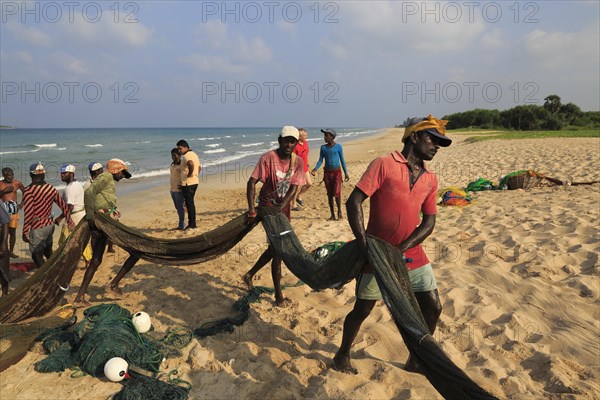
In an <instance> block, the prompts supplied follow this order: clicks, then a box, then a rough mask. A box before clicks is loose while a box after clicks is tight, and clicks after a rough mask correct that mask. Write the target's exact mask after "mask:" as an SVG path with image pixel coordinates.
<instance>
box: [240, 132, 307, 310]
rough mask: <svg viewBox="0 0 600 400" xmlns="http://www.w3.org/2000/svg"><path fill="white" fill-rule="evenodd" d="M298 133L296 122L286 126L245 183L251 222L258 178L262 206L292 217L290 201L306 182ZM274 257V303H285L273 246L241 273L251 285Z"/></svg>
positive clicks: (247, 283) (254, 215)
mask: <svg viewBox="0 0 600 400" xmlns="http://www.w3.org/2000/svg"><path fill="white" fill-rule="evenodd" d="M298 137H299V133H298V129H296V128H295V127H293V126H284V127H283V129H282V130H281V135H279V137H278V139H277V141H278V142H279V148H278V149H276V150H271V151H268V152H266V153H265V154H263V155H262V156H261V157H260V159H259V160H258V163H257V164H256V167H255V168H254V171H253V172H252V175H251V176H250V179H249V180H248V184H247V185H246V198H247V199H248V221H249V222H252V221H253V220H254V218H255V217H256V208H255V206H254V205H255V197H256V183H257V182H262V184H263V185H262V188H261V189H260V193H259V194H258V199H259V206H262V207H277V208H279V209H280V210H281V212H282V213H284V214H285V216H286V217H287V218H288V219H290V202H291V200H292V198H293V197H294V194H295V193H296V189H297V187H298V186H302V185H304V184H305V183H306V180H305V176H304V161H303V160H302V158H301V157H297V156H296V154H294V148H295V147H296V144H297V143H298ZM271 259H272V260H273V262H272V263H271V275H272V277H273V286H274V288H275V304H277V305H283V303H284V301H285V299H284V298H283V294H282V292H281V259H280V258H277V257H274V256H273V254H272V253H271V249H270V248H268V249H267V250H266V251H265V252H264V253H263V254H262V255H261V256H260V258H259V259H258V261H257V262H256V264H254V266H253V267H252V269H251V270H250V271H248V272H247V273H246V274H245V275H243V276H242V279H243V280H244V282H245V283H246V285H248V287H252V279H253V278H254V275H255V274H256V273H257V272H258V271H259V270H260V269H261V268H262V267H264V266H265V265H267V263H268V262H269V261H270V260H271Z"/></svg>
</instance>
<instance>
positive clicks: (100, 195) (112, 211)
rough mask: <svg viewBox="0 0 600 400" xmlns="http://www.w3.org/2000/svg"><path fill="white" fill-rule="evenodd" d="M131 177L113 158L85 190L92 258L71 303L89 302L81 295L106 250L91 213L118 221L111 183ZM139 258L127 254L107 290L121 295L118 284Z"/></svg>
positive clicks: (114, 190)
mask: <svg viewBox="0 0 600 400" xmlns="http://www.w3.org/2000/svg"><path fill="white" fill-rule="evenodd" d="M123 178H125V179H129V178H131V173H129V171H128V170H127V165H126V164H125V163H124V162H123V161H122V160H119V159H118V158H113V159H111V160H109V161H108V162H107V163H106V171H105V172H103V173H101V174H99V175H98V176H96V178H95V179H94V180H93V181H92V183H91V185H90V186H89V187H88V188H87V189H86V190H85V194H84V203H85V219H86V220H87V221H88V223H89V225H90V230H91V233H92V253H93V255H92V259H91V260H90V263H89V264H88V266H87V268H86V270H85V275H84V276H83V282H82V283H81V287H80V288H79V292H77V296H76V297H75V300H74V303H79V304H84V305H89V304H90V303H89V302H88V301H87V300H85V294H86V292H87V288H88V286H89V285H90V282H91V281H92V278H93V277H94V274H95V273H96V270H97V269H98V267H99V266H100V264H101V263H102V258H103V257H104V251H105V250H106V244H107V241H108V236H106V234H105V233H104V232H102V231H101V230H99V229H98V228H97V227H96V224H95V222H94V213H95V212H102V213H106V214H109V215H110V216H111V217H114V218H118V217H119V215H120V213H119V211H117V192H116V185H115V182H118V181H120V180H121V179H123ZM139 259H140V257H139V256H137V255H134V254H130V255H129V258H127V260H125V263H124V264H123V267H122V268H121V270H120V271H119V272H118V273H117V275H116V276H115V278H114V279H113V280H112V281H111V282H110V283H109V285H108V286H107V288H106V289H107V290H108V291H111V292H114V293H117V294H122V291H121V289H120V288H119V282H120V281H121V279H123V277H124V276H125V274H127V272H129V271H130V270H131V268H133V266H134V265H135V264H136V263H137V262H138V261H139Z"/></svg>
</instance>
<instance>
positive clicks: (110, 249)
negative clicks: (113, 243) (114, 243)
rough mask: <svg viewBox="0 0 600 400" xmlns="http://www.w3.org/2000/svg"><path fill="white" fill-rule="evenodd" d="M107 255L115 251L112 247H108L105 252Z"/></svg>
mask: <svg viewBox="0 0 600 400" xmlns="http://www.w3.org/2000/svg"><path fill="white" fill-rule="evenodd" d="M106 252H107V253H114V252H115V249H114V248H112V247H109V248H108V250H106Z"/></svg>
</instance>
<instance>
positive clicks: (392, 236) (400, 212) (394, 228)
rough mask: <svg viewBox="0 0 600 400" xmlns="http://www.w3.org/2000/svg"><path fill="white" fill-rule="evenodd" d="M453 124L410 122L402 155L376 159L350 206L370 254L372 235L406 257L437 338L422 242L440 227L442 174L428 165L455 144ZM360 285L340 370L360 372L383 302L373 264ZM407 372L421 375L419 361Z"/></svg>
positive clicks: (435, 300) (435, 304) (437, 310)
mask: <svg viewBox="0 0 600 400" xmlns="http://www.w3.org/2000/svg"><path fill="white" fill-rule="evenodd" d="M447 122H448V121H443V120H438V119H436V118H434V117H433V116H431V115H429V116H428V117H427V118H413V119H412V120H410V121H409V125H408V126H407V128H406V129H405V131H404V135H403V137H402V142H403V143H404V148H403V149H402V151H401V152H399V151H394V152H393V153H391V154H390V155H387V156H383V157H379V158H376V159H375V160H373V161H372V162H371V164H370V165H369V167H368V168H367V170H366V171H365V173H364V175H363V176H362V177H361V179H360V180H359V182H358V183H357V184H356V188H355V189H354V191H353V192H352V194H351V195H350V197H349V198H348V201H347V202H346V208H347V211H348V222H349V223H350V227H351V228H352V232H353V233H354V235H355V236H356V239H357V240H358V242H359V243H360V245H361V246H362V247H363V250H364V251H365V252H366V251H367V241H366V235H367V233H368V234H370V235H373V236H375V237H378V238H380V239H383V240H385V241H387V242H388V243H390V244H391V245H393V246H395V247H396V248H397V249H398V250H399V251H400V252H402V253H403V254H404V255H405V259H406V269H407V270H408V276H409V278H410V282H411V287H412V290H413V292H414V293H415V297H416V298H417V302H418V304H419V308H420V309H421V313H422V314H423V317H424V318H425V322H426V323H427V327H428V328H429V331H430V333H431V334H433V332H434V331H435V328H436V324H437V321H438V319H439V317H440V314H441V313H442V306H441V304H440V299H439V295H438V290H437V283H436V280H435V276H434V275H433V270H432V268H431V264H430V262H429V260H428V259H427V256H426V255H425V251H424V250H423V247H422V246H421V243H422V242H423V241H424V240H425V238H427V237H428V236H429V235H430V234H431V233H432V232H433V228H434V226H435V215H436V212H437V209H436V200H437V176H436V175H435V174H434V173H433V172H431V171H429V169H428V168H427V166H426V165H425V162H424V161H430V160H431V159H433V157H434V156H435V154H436V153H437V151H438V150H439V148H440V147H447V146H449V145H450V144H451V143H452V140H451V139H450V138H448V137H447V136H446V129H445V126H446V123H447ZM367 198H370V213H369V223H368V226H367V229H366V230H365V226H364V218H363V210H362V203H363V202H364V201H365V200H366V199H367ZM421 212H422V213H423V217H422V219H421V218H420V215H419V214H420V213H421ZM356 281H357V283H356V302H355V303H354V308H353V310H352V311H351V312H350V313H349V314H348V315H347V316H346V319H345V321H344V333H343V336H342V344H341V346H340V349H339V350H338V352H337V353H336V355H335V357H334V358H333V368H334V369H336V370H338V371H341V372H346V373H354V374H356V373H357V370H356V369H355V368H354V367H352V365H351V364H350V348H351V347H352V342H353V341H354V339H355V338H356V335H357V334H358V330H359V329H360V326H361V324H362V323H363V321H364V320H365V319H366V318H367V317H368V316H369V314H370V313H371V310H372V309H373V307H374V306H375V303H376V302H377V301H378V300H380V299H381V292H380V291H379V286H378V285H377V281H376V279H375V275H374V270H373V267H372V266H371V265H366V266H365V268H364V269H363V270H362V273H361V274H360V275H359V276H358V277H357V278H356ZM405 369H406V370H407V371H411V372H420V368H419V365H418V363H417V362H416V360H415V359H414V358H412V357H410V356H409V358H408V360H407V362H406V366H405Z"/></svg>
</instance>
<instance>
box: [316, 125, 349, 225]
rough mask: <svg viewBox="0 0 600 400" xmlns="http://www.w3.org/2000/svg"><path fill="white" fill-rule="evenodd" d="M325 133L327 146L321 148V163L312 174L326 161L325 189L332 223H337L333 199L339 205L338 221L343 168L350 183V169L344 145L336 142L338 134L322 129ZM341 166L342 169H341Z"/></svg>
mask: <svg viewBox="0 0 600 400" xmlns="http://www.w3.org/2000/svg"><path fill="white" fill-rule="evenodd" d="M321 132H323V139H324V140H325V144H324V145H322V146H321V152H320V154H319V162H317V165H315V167H314V168H313V170H312V171H311V172H310V173H311V175H313V176H314V175H315V174H316V173H317V170H318V169H319V167H320V166H321V163H322V162H323V159H325V166H324V167H323V182H325V188H326V189H327V197H328V199H329V211H330V212H331V216H330V217H329V220H330V221H335V220H336V217H335V212H334V211H333V198H334V197H335V202H336V204H337V210H338V215H337V219H342V218H343V217H342V210H341V203H342V168H343V169H344V175H345V178H344V181H345V182H348V181H349V180H350V176H349V175H348V169H347V168H346V160H344V150H343V149H342V145H341V144H339V143H336V142H335V137H336V136H337V133H336V131H335V130H333V129H331V128H327V129H321ZM340 164H341V167H340Z"/></svg>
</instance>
